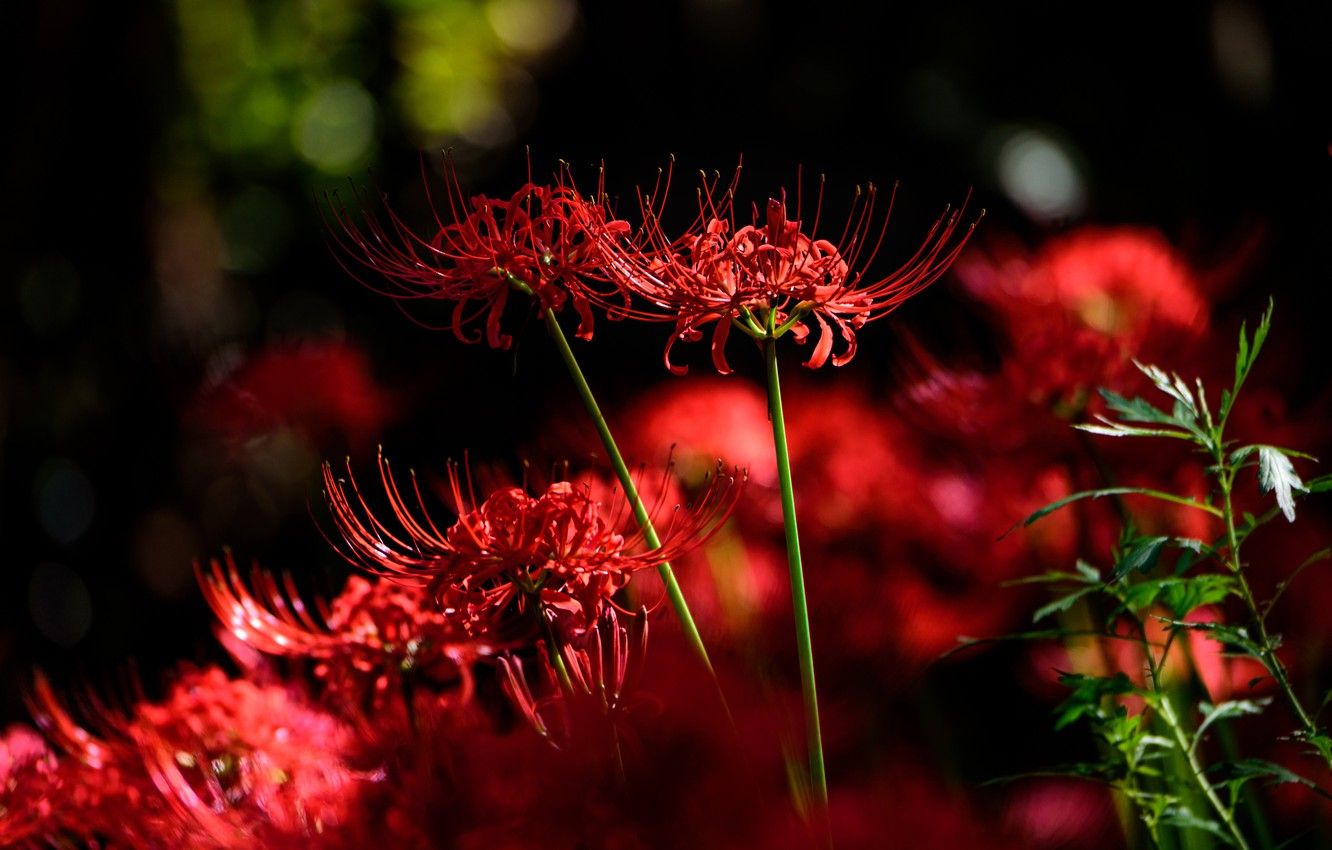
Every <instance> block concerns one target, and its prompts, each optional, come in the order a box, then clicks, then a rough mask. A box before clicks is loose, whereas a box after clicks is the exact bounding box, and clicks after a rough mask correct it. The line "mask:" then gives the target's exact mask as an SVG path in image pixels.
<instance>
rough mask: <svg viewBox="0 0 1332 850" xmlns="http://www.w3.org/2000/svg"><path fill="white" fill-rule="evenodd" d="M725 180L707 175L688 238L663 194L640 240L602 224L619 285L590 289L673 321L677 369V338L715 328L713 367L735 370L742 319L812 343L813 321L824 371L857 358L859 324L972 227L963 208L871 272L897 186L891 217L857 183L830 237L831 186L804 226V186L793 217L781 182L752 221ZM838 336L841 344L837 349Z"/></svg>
mask: <svg viewBox="0 0 1332 850" xmlns="http://www.w3.org/2000/svg"><path fill="white" fill-rule="evenodd" d="M736 178H737V180H738V178H739V171H738V170H737V172H736ZM668 182H669V180H668ZM718 182H719V181H717V180H715V179H714V180H711V181H709V180H707V179H706V178H705V180H704V186H703V190H702V191H701V192H700V194H699V209H698V214H697V218H696V219H695V220H694V223H693V225H691V226H690V228H689V229H688V230H687V231H686V232H685V233H684V234H683V235H681V236H679V237H675V238H673V237H671V236H669V235H668V234H667V232H666V230H665V229H664V227H663V225H662V223H661V218H660V212H661V210H660V207H661V204H659V203H658V201H657V195H658V193H656V192H655V191H654V192H653V193H652V194H651V195H648V196H646V197H645V198H644V200H643V203H642V211H643V218H644V221H643V226H642V229H641V231H640V233H639V235H638V237H637V238H636V239H634V240H632V241H626V240H623V239H620V238H619V234H617V233H610V232H606V231H595V232H596V233H597V237H598V238H597V243H598V244H599V245H600V246H601V248H602V253H603V255H604V266H605V267H604V276H605V279H606V280H607V281H609V283H610V284H611V287H610V289H603V288H599V287H598V286H596V285H595V284H591V285H589V284H587V283H586V282H585V283H584V286H585V288H586V289H587V291H588V297H589V298H590V299H592V300H593V301H596V302H598V303H600V304H602V305H603V306H604V307H606V308H607V309H608V310H609V311H610V313H611V315H612V316H627V317H633V318H639V319H649V320H660V321H670V322H674V323H675V329H674V331H673V332H672V335H671V338H670V340H669V342H668V343H667V345H666V365H667V366H668V367H669V368H670V369H671V371H672V372H675V373H677V374H683V373H684V372H685V371H686V370H685V368H684V367H681V366H676V365H673V364H672V362H671V357H670V352H671V348H672V346H673V345H674V344H675V343H676V342H677V341H686V342H693V341H697V340H699V339H701V338H702V336H703V332H704V328H707V327H708V326H709V325H711V326H712V329H711V333H712V361H713V365H714V366H715V367H716V368H717V371H719V372H722V373H726V372H729V371H730V367H729V365H728V364H727V361H726V353H725V346H726V339H727V337H728V335H729V334H730V331H731V328H732V327H733V326H735V327H738V328H740V330H741V331H742V332H745V333H748V334H749V335H751V336H756V337H763V336H765V335H781V334H783V333H786V332H787V331H790V332H791V333H792V335H793V336H794V337H795V338H796V340H797V341H804V340H805V338H806V337H807V336H808V335H809V333H810V331H811V327H810V322H812V323H813V325H814V329H817V330H818V338H817V341H816V342H815V344H814V348H813V351H812V352H811V354H810V357H809V359H808V360H807V361H806V363H805V365H806V366H809V367H811V368H817V367H819V366H822V365H824V364H825V363H827V362H829V360H831V361H832V363H833V365H837V366H840V365H843V364H845V363H847V362H848V361H850V360H851V358H852V357H854V356H855V353H856V345H857V342H856V331H857V330H859V329H860V328H861V327H863V326H864V325H865V324H866V323H867V322H870V321H872V320H874V319H878V318H882V317H883V316H886V315H887V314H888V313H891V312H892V311H893V310H895V309H897V308H898V307H899V306H901V305H902V303H903V302H905V301H906V300H907V299H908V298H910V297H911V296H912V295H914V294H916V293H917V292H919V291H920V290H922V289H924V288H925V287H926V286H928V285H929V284H931V283H933V282H934V281H935V280H937V279H938V278H939V276H940V275H942V274H943V272H944V271H945V270H946V269H947V268H948V266H949V265H950V264H951V263H952V262H953V260H954V259H955V258H956V257H957V255H958V253H959V252H960V251H961V250H962V246H963V245H964V244H965V243H966V241H967V237H968V235H969V234H970V232H971V228H967V229H965V230H964V231H962V232H961V234H960V236H959V229H960V226H961V222H962V215H963V210H962V209H959V210H956V211H953V212H948V213H945V214H944V216H943V217H942V218H941V219H940V220H939V221H937V222H936V223H935V225H934V226H933V227H932V228H931V229H930V231H929V233H928V234H927V235H926V237H925V240H924V242H923V243H922V245H921V247H920V248H919V249H918V250H917V251H916V253H915V254H914V255H913V256H912V257H911V258H910V259H908V260H907V261H906V262H905V263H903V264H902V265H901V266H900V267H898V268H897V269H896V270H894V271H892V272H890V273H889V274H887V275H885V276H883V277H871V276H869V267H870V266H871V265H872V264H873V261H874V258H875V256H876V255H877V254H878V251H879V249H880V247H881V246H882V244H883V241H884V236H885V234H886V233H887V228H888V219H889V215H890V214H891V212H892V201H893V196H894V195H895V194H896V188H894V189H893V191H892V193H890V195H889V199H888V202H887V209H886V210H885V211H884V214H883V216H882V220H881V221H879V219H878V216H877V215H876V205H877V202H878V199H879V191H878V189H877V188H876V187H875V186H873V185H870V186H869V188H868V189H867V190H866V191H864V192H860V191H857V194H856V197H855V200H854V201H853V203H852V208H851V212H850V214H849V215H848V217H847V221H846V224H845V226H844V228H843V230H842V234H841V236H840V237H839V238H838V241H837V242H832V241H829V240H828V239H824V238H820V237H819V236H817V233H818V226H819V210H820V209H821V207H822V201H823V197H822V195H823V187H822V183H820V187H819V199H818V202H817V203H816V205H815V212H814V220H813V222H812V224H810V226H809V229H808V232H806V231H805V230H802V224H803V223H804V222H803V220H802V218H801V202H800V197H799V192H797V197H796V202H795V217H794V218H791V216H790V215H789V212H788V209H787V197H786V192H785V190H782V192H781V193H780V194H779V196H778V197H776V198H770V199H769V200H768V202H767V204H766V206H765V207H764V209H763V211H762V213H760V211H759V209H758V208H757V207H756V208H755V209H754V217H753V223H752V224H749V225H745V226H743V227H737V225H736V221H735V215H734V203H733V202H734V192H735V181H733V182H732V183H731V185H730V186H729V187H727V188H726V189H724V190H719V187H718V185H717V184H718ZM661 194H662V196H663V197H664V192H663V193H661ZM972 227H974V225H972ZM838 335H839V336H840V337H841V339H842V343H843V345H842V350H841V351H840V353H836V354H834V353H833V349H834V345H835V340H834V336H838Z"/></svg>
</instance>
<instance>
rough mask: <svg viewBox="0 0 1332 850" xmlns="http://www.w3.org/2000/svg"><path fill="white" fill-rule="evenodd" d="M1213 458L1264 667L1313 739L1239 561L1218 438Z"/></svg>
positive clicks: (1312, 726) (1231, 561) (1228, 471)
mask: <svg viewBox="0 0 1332 850" xmlns="http://www.w3.org/2000/svg"><path fill="white" fill-rule="evenodd" d="M1212 457H1213V459H1214V460H1215V462H1216V465H1217V482H1218V483H1219V484H1220V487H1221V518H1222V521H1223V522H1224V523H1225V525H1226V549H1227V552H1226V560H1225V563H1226V567H1227V568H1228V569H1229V570H1230V572H1231V574H1232V575H1233V576H1234V577H1235V581H1236V584H1237V585H1238V587H1239V591H1240V598H1241V599H1243V600H1244V607H1245V608H1246V609H1248V612H1249V617H1250V619H1251V620H1252V621H1253V626H1254V628H1255V629H1256V630H1257V632H1258V635H1257V636H1258V645H1259V647H1260V648H1261V649H1262V653H1263V657H1262V659H1261V660H1262V662H1263V664H1264V666H1266V667H1267V669H1268V671H1269V672H1270V673H1271V674H1272V678H1273V679H1275V680H1276V683H1277V687H1279V688H1280V689H1281V694H1282V696H1283V697H1284V698H1285V700H1286V704H1287V705H1288V706H1289V707H1290V710H1291V712H1292V713H1294V715H1295V717H1296V719H1297V720H1298V721H1299V724H1300V726H1301V730H1302V732H1303V733H1304V735H1305V736H1306V737H1307V738H1313V737H1314V736H1315V735H1317V734H1318V724H1317V723H1315V722H1314V720H1313V718H1312V717H1310V716H1309V713H1308V712H1307V711H1306V710H1305V708H1304V704H1303V703H1302V702H1301V701H1300V698H1299V697H1298V696H1296V694H1295V689H1294V687H1292V686H1291V683H1290V677H1289V676H1288V675H1287V674H1286V666H1285V665H1284V664H1282V663H1281V659H1280V658H1278V657H1277V654H1276V650H1274V649H1273V648H1272V638H1271V636H1270V635H1269V634H1268V631H1267V620H1266V617H1265V616H1264V615H1263V614H1262V612H1261V611H1259V609H1258V602H1257V600H1256V599H1255V598H1254V595H1253V589H1252V588H1250V587H1249V581H1248V579H1247V578H1246V577H1245V575H1244V568H1243V563H1242V562H1241V561H1240V540H1239V535H1238V533H1237V532H1236V530H1235V509H1234V507H1233V505H1232V503H1231V495H1230V494H1231V490H1232V489H1233V488H1234V484H1235V473H1236V470H1235V469H1234V468H1233V467H1232V466H1231V465H1230V464H1229V463H1228V462H1227V461H1226V458H1225V452H1224V450H1223V449H1222V448H1220V444H1219V441H1218V445H1217V448H1216V449H1215V450H1214V451H1213V454H1212ZM1327 761H1328V765H1329V766H1332V759H1328V760H1327Z"/></svg>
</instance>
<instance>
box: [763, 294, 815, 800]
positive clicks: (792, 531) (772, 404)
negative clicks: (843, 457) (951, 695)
mask: <svg viewBox="0 0 1332 850" xmlns="http://www.w3.org/2000/svg"><path fill="white" fill-rule="evenodd" d="M768 323H769V325H771V324H772V318H771V314H770V316H769V320H768ZM763 354H764V359H765V360H766V361H767V366H768V413H769V416H770V418H771V419H772V441H773V445H774V447H775V448H776V450H777V480H778V482H779V484H780V485H781V490H782V520H783V525H784V526H785V529H786V559H787V565H788V566H789V567H790V571H791V603H792V607H793V608H794V611H795V628H796V650H797V652H798V654H799V661H800V689H801V695H802V696H803V698H804V703H805V733H806V736H807V737H808V747H809V774H810V780H811V783H812V785H813V788H814V798H815V801H816V803H817V804H818V808H819V810H820V812H823V813H826V811H827V808H828V777H827V774H826V773H825V771H824V766H823V734H822V732H821V731H820V729H819V698H818V688H817V687H816V686H815V683H814V649H813V645H812V643H811V641H810V636H809V606H808V604H807V603H806V601H805V571H804V567H803V566H802V564H801V561H800V533H799V532H798V531H797V529H796V511H795V491H794V489H793V488H792V486H791V456H790V452H789V450H788V448H787V445H786V419H785V417H784V416H783V414H782V386H781V380H780V378H779V377H778V374H777V340H776V339H773V338H771V337H769V338H768V339H767V340H765V341H764V343H763Z"/></svg>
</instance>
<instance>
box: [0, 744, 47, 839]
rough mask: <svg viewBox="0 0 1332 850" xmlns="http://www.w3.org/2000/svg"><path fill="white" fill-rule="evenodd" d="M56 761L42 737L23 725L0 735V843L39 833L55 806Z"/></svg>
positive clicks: (30, 836) (37, 835)
mask: <svg viewBox="0 0 1332 850" xmlns="http://www.w3.org/2000/svg"><path fill="white" fill-rule="evenodd" d="M58 769H59V765H58V764H57V763H56V758H55V755H54V754H53V753H52V752H51V751H50V749H49V748H48V747H47V746H46V742H45V741H44V740H42V737H41V736H40V735H38V734H37V733H36V732H34V731H33V730H32V729H29V728H28V727H26V726H10V727H9V728H8V729H6V730H5V731H4V734H3V735H0V845H3V846H5V847H11V846H17V845H19V843H20V842H28V841H34V842H35V840H36V839H37V838H38V837H39V836H40V835H41V833H42V832H43V828H44V827H45V826H46V821H47V820H48V819H49V818H50V817H51V815H52V814H53V812H54V809H55V807H56V800H55V799H54V798H55V797H56V796H57V794H58V792H59V791H60V785H59V777H58Z"/></svg>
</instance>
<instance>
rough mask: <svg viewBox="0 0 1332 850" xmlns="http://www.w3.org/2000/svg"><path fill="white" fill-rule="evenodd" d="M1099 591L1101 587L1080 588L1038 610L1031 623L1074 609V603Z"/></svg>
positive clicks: (1032, 616)
mask: <svg viewBox="0 0 1332 850" xmlns="http://www.w3.org/2000/svg"><path fill="white" fill-rule="evenodd" d="M1099 589H1100V588H1099V587H1080V588H1078V589H1077V590H1075V591H1073V592H1072V593H1070V594H1067V595H1066V596H1061V597H1059V598H1058V599H1056V600H1055V601H1053V602H1051V603H1049V604H1047V605H1042V606H1041V607H1040V608H1037V609H1036V613H1035V614H1032V615H1031V621H1032V622H1033V623H1039V622H1040V621H1041V620H1044V619H1045V618H1046V617H1048V616H1050V615H1051V614H1057V613H1061V612H1064V611H1067V610H1068V609H1069V608H1072V607H1073V603H1075V602H1077V601H1078V600H1079V599H1081V598H1082V597H1084V596H1086V595H1087V594H1089V593H1095V592H1096V591H1097V590H1099Z"/></svg>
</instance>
